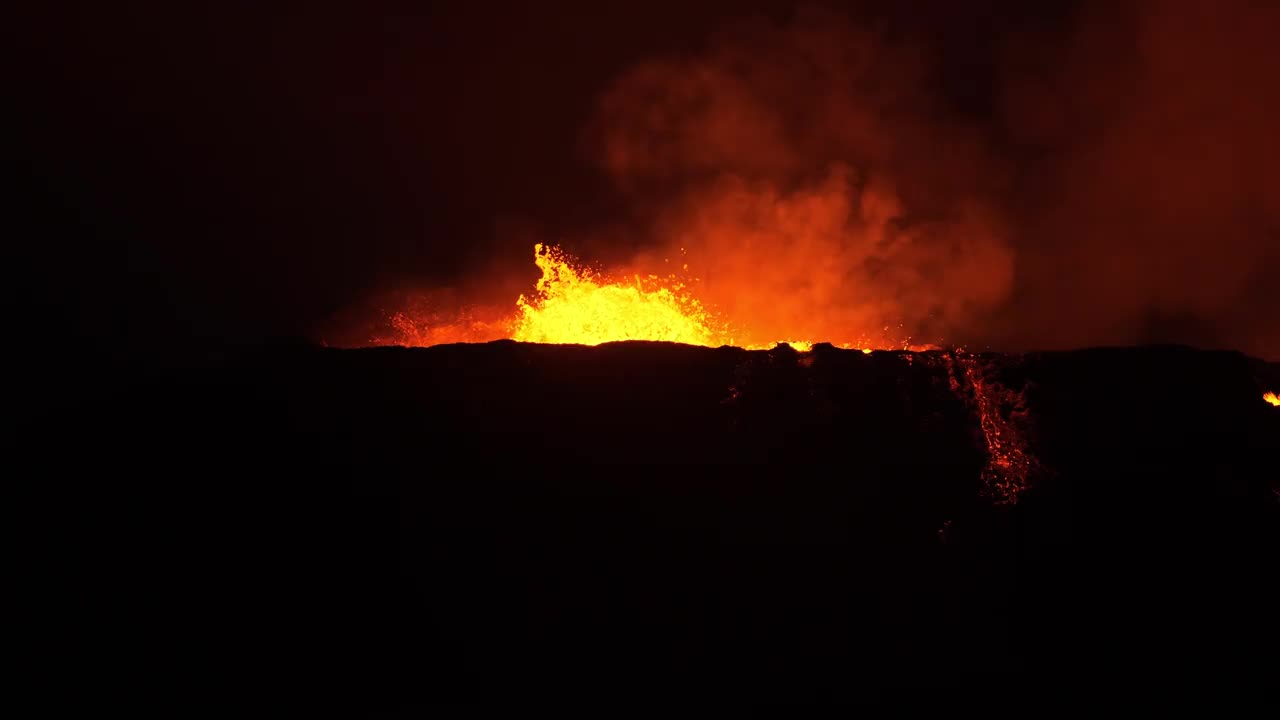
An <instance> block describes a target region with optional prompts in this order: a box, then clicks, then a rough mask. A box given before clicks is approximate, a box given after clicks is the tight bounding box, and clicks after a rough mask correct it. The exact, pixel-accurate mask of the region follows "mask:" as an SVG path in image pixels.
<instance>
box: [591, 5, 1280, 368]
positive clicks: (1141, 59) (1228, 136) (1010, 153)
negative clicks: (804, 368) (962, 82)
mask: <svg viewBox="0 0 1280 720" xmlns="http://www.w3.org/2000/svg"><path fill="white" fill-rule="evenodd" d="M1273 31H1280V7H1278V6H1275V5H1274V4H1267V3H1255V2H1245V1H1241V2H1228V3H1220V4H1214V5H1213V6H1212V7H1210V6H1208V5H1205V4H1204V3H1196V2H1169V3H1141V4H1137V3H1135V4H1115V3H1096V4H1083V5H1080V6H1079V7H1078V8H1076V9H1075V11H1074V12H1073V13H1072V15H1071V18H1070V20H1069V22H1066V23H1064V24H1061V25H1055V26H1053V27H1051V28H1047V29H1034V28H1031V29H1019V28H1014V29H1012V30H1011V31H1010V32H1008V33H1007V34H1005V36H1004V37H1003V38H1002V39H1001V40H1000V46H999V47H998V48H996V50H995V51H994V55H995V62H993V63H992V65H991V68H992V69H991V71H992V72H994V73H995V75H996V77H993V78H991V81H992V86H993V88H994V92H993V93H992V100H991V103H992V107H989V108H985V111H984V112H978V113H975V112H973V111H972V108H967V109H966V108H959V107H956V103H955V102H954V101H953V100H948V99H947V97H946V93H943V92H940V91H939V90H938V83H937V82H936V79H937V77H938V75H939V72H940V71H941V68H940V67H939V63H940V62H942V60H940V57H941V56H940V55H939V54H937V53H935V52H932V48H931V46H930V42H931V41H930V40H929V38H924V37H911V36H910V35H909V34H908V35H907V36H895V37H894V38H893V39H892V40H890V39H889V38H890V35H889V34H887V33H884V32H879V31H876V30H873V29H869V28H868V27H866V26H862V25H858V24H854V23H851V22H848V21H846V20H844V19H841V18H839V17H837V16H835V15H832V14H828V13H825V12H822V11H804V12H800V13H798V14H797V15H796V16H795V17H794V18H792V19H791V20H790V21H788V22H785V23H781V24H777V23H770V22H766V21H759V22H746V23H739V24H737V25H734V26H732V27H731V28H729V29H727V30H725V31H724V32H722V33H721V34H719V35H718V36H716V37H715V38H714V39H712V41H711V42H709V43H708V45H707V46H706V49H705V50H704V51H703V52H701V53H698V54H694V55H689V56H672V57H661V58H654V59H652V60H650V61H648V62H645V63H642V64H639V65H637V66H635V67H633V68H632V69H631V70H630V71H628V72H627V73H625V74H624V75H622V76H621V77H620V78H618V79H617V80H616V82H615V83H614V84H613V85H612V86H611V88H610V89H609V90H608V91H607V92H606V93H605V94H604V95H603V97H602V99H601V101H600V104H599V107H598V112H597V114H596V117H595V120H594V123H593V125H592V127H591V129H590V133H589V139H590V145H591V147H592V148H593V150H594V152H595V157H596V158H597V160H598V162H599V165H600V167H601V168H602V169H603V170H604V171H605V172H606V173H607V174H608V176H609V177H610V178H611V179H612V180H613V181H614V183H615V184H616V187H617V188H618V189H619V191H620V192H621V193H622V194H623V195H624V196H625V197H626V198H627V199H628V201H629V202H630V203H631V205H632V207H633V208H634V209H635V211H636V213H637V216H644V217H649V218H654V220H652V226H651V227H650V228H649V230H650V232H651V244H650V245H649V247H648V248H647V250H646V252H644V253H642V254H641V257H639V258H637V259H636V264H637V265H645V264H649V265H652V264H653V261H654V260H655V259H657V258H659V257H662V258H670V257H673V256H677V254H679V253H681V250H682V249H683V254H680V255H678V256H680V257H683V258H687V262H689V263H690V264H691V267H693V268H694V269H695V271H696V272H698V273H699V274H700V275H701V277H702V279H703V283H704V286H703V291H704V295H705V297H706V298H707V299H708V301H709V302H710V303H712V304H714V305H716V306H718V307H719V308H720V309H722V310H723V311H725V313H726V315H728V316H729V317H730V318H732V319H734V320H737V321H739V322H742V323H746V324H749V325H750V326H751V327H752V328H753V330H755V331H758V332H759V333H763V334H771V333H775V334H778V335H779V336H780V337H781V336H787V335H802V334H804V335H809V336H812V337H815V338H832V339H837V340H839V339H844V338H848V337H849V336H850V335H858V334H864V335H865V334H875V333H877V332H879V331H881V330H882V329H883V328H885V327H890V328H892V329H893V330H892V332H897V333H899V334H901V335H911V336H913V337H914V338H915V339H917V340H918V341H922V342H930V341H934V340H935V339H945V340H946V341H948V342H952V343H965V344H968V343H976V344H980V345H981V344H987V345H990V346H993V347H1000V348H1005V349H1033V348H1045V349H1052V348H1065V347H1079V346H1086V345H1103V344H1129V343H1135V342H1186V343H1191V344H1197V345H1201V346H1210V347H1232V348H1237V349H1241V350H1245V351H1247V352H1252V353H1255V354H1259V355H1264V356H1277V355H1280V346H1278V345H1277V342H1278V340H1280V338H1278V337H1277V336H1278V333H1277V331H1276V330H1275V329H1274V328H1275V325H1276V323H1275V320H1274V316H1275V315H1276V312H1275V311H1276V309H1277V307H1280V305H1277V303H1276V299H1277V298H1276V292H1277V291H1276V289H1275V285H1276V283H1275V282H1274V275H1275V271H1274V269H1273V268H1274V267H1276V263H1277V260H1280V256H1278V253H1277V247H1278V245H1280V182H1277V179H1278V178H1277V177H1276V174H1277V168H1278V167H1280V153H1278V150H1277V148H1278V147H1280V143H1278V142H1277V139H1276V132H1275V130H1274V128H1276V127H1280V102H1278V98H1277V89H1276V88H1277V87H1280V84H1278V83H1276V82H1275V78H1276V77H1280V46H1276V45H1274V44H1273V43H1272V42H1271V41H1270V39H1269V38H1270V37H1272V36H1273V35H1274V32H1273ZM1268 276H1270V278H1271V279H1270V280H1269V279H1268Z"/></svg>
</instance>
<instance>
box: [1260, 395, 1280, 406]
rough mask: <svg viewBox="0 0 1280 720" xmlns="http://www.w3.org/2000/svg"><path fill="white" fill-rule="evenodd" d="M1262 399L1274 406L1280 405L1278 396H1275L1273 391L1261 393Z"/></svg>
mask: <svg viewBox="0 0 1280 720" xmlns="http://www.w3.org/2000/svg"><path fill="white" fill-rule="evenodd" d="M1262 399H1263V400H1265V401H1267V402H1269V403H1271V404H1272V405H1275V406H1276V407H1280V397H1277V396H1276V394H1275V393H1273V392H1269V393H1263V395H1262Z"/></svg>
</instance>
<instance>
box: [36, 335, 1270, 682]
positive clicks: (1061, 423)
mask: <svg viewBox="0 0 1280 720" xmlns="http://www.w3.org/2000/svg"><path fill="white" fill-rule="evenodd" d="M1278 383H1280V365H1278V364H1276V363H1268V362H1263V361H1259V360H1254V359H1251V358H1249V357H1247V356H1244V355H1241V354H1238V353H1233V352H1209V351H1200V350H1194V349H1190V348H1185V347H1142V348H1111V349H1095V350H1082V351H1075V352H1060V353H1058V352H1055V353H1030V354H1019V355H1004V354H966V353H960V352H956V351H930V352H910V351H875V352H870V353H864V352H861V351H857V350H841V349H838V348H835V347H832V346H830V345H824V344H819V345H817V346H815V347H814V348H813V349H812V350H811V351H809V352H797V351H796V350H794V349H793V348H791V347H789V346H786V345H779V346H777V347H775V348H773V349H771V350H767V351H764V350H761V351H749V350H742V349H738V348H731V347H720V348H706V347H695V346H687V345H679V344H672V343H649V342H624V343H607V344H602V345H599V346H594V347H587V346H574V345H540V344H528V343H517V342H513V341H499V342H492V343H487V344H471V345H466V344H462V345H440V346H436V347H432V348H419V349H408V348H395V347H387V348H368V349H355V350H340V349H331V348H321V347H316V346H308V345H283V346H277V347H272V348H269V349H263V348H258V349H255V350H253V351H245V352H231V353H223V354H217V355H209V356H207V357H203V359H201V360H200V361H199V362H189V363H186V364H184V365H177V364H175V365H173V366H171V367H170V368H169V369H167V370H165V371H163V372H160V371H148V372H145V373H141V372H140V373H139V375H138V376H137V377H134V378H132V382H131V383H130V389H129V391H128V392H127V393H126V394H124V395H121V396H119V397H115V398H111V399H110V401H104V402H101V403H94V404H93V405H92V407H80V408H78V410H77V411H76V414H75V416H76V418H77V421H76V423H75V427H77V428H79V429H80V430H81V431H82V432H78V433H76V437H77V442H76V444H75V447H76V448H77V449H76V452H74V453H67V452H60V451H59V448H61V449H65V448H67V447H68V445H67V444H66V443H67V440H68V438H67V436H66V435H65V434H59V435H56V436H55V435H53V434H46V435H39V434H35V435H32V436H30V437H29V438H28V440H29V441H30V442H29V445H31V446H33V447H37V448H43V449H44V450H45V451H46V455H45V456H46V457H47V458H48V462H49V463H50V464H51V467H52V469H53V470H55V471H67V472H69V471H71V470H72V469H73V468H75V467H79V466H80V464H81V461H83V460H84V459H85V458H92V463H93V465H94V466H102V465H110V466H112V467H114V468H117V469H118V470H119V471H120V474H119V476H118V477H117V478H116V479H114V480H111V479H108V478H106V477H99V478H98V479H97V480H94V481H93V482H91V483H89V485H91V487H90V488H89V490H88V491H87V492H86V493H85V494H83V495H81V496H79V497H80V498H81V499H83V502H68V503H67V504H66V507H65V508H64V515H65V516H66V517H68V518H74V522H75V523H76V526H77V527H83V528H102V529H103V532H101V533H99V534H96V535H95V536H96V537H97V538H98V541H97V542H96V543H94V544H93V545H92V546H89V547H88V548H82V549H81V552H82V553H83V554H82V555H81V556H80V558H79V567H83V568H92V571H91V572H89V573H88V575H86V576H84V577H79V578H78V579H77V580H76V581H75V582H88V583H90V584H91V585H92V586H94V587H97V588H100V589H101V590H100V597H99V599H97V600H95V601H94V602H93V603H92V604H91V605H90V606H89V607H88V608H87V612H89V617H90V618H92V619H93V620H94V622H87V623H86V622H85V621H84V617H83V616H82V615H81V614H80V613H83V612H86V608H83V607H80V606H79V605H78V604H77V603H76V602H75V601H73V600H66V601H65V602H66V603H68V605H67V606H66V607H64V608H63V610H64V611H65V613H66V618H67V622H65V623H64V624H62V625H61V626H60V627H61V628H62V632H64V633H66V635H65V636H63V637H64V640H66V641H67V642H72V641H73V640H74V642H75V643H84V646H83V648H84V649H85V652H84V653H83V654H81V655H78V656H77V657H79V658H80V661H81V662H83V663H84V664H85V668H86V669H87V670H90V671H91V672H92V673H95V674H94V675H93V676H94V677H98V678H100V680H101V682H102V683H103V685H102V687H100V688H98V690H100V691H102V692H105V693H113V692H121V691H122V688H126V687H129V680H128V678H131V677H147V678H151V679H152V680H149V682H155V683H159V684H160V685H163V686H164V687H166V688H168V689H169V690H171V691H175V692H179V693H181V695H182V696H183V697H191V696H195V695H198V694H203V693H224V692H229V691H230V692H234V693H240V692H245V693H250V692H252V693H257V692H261V691H269V692H271V693H282V694H284V695H286V696H287V695H290V694H292V693H310V692H315V693H318V694H319V696H322V697H324V698H327V700H326V702H329V701H332V702H334V703H345V702H351V703H355V704H356V705H357V706H360V707H369V706H375V707H381V706H382V705H384V704H386V705H397V706H398V705H400V704H407V705H409V706H430V705H435V704H439V703H445V704H448V703H457V702H468V701H470V700H474V699H476V698H485V697H490V695H489V693H493V692H496V690H495V689H496V688H501V694H502V695H504V696H510V697H522V698H533V699H536V698H544V699H546V698H554V697H564V696H566V694H568V695H572V696H574V697H579V696H590V697H596V696H601V697H604V698H612V699H614V700H616V699H617V698H622V697H639V696H643V697H646V698H652V699H659V700H661V699H666V698H674V697H675V696H677V695H678V696H682V697H683V696H686V695H689V694H692V695H694V696H696V697H700V698H703V699H715V698H720V697H725V696H726V695H729V694H731V695H732V696H733V697H735V698H743V699H748V700H760V701H771V702H810V701H835V702H849V703H861V702H871V701H886V702H888V701H892V700H893V698H894V697H896V693H899V692H901V691H903V690H907V689H912V688H916V689H921V688H935V689H940V688H951V689H952V691H953V692H957V691H961V690H963V691H965V692H970V693H974V694H975V696H977V697H981V696H982V694H983V693H988V692H997V693H999V694H1001V695H1002V696H1003V697H1005V698H1009V697H1036V696H1037V693H1040V692H1042V691H1048V690H1055V691H1064V690H1067V689H1069V690H1070V691H1071V692H1073V693H1090V694H1091V693H1110V692H1112V691H1114V690H1128V691H1135V692H1136V691H1140V690H1141V688H1144V687H1148V686H1147V685H1146V684H1144V683H1146V682H1154V683H1155V684H1156V685H1157V686H1164V684H1166V683H1169V682H1174V681H1178V682H1184V681H1191V682H1194V683H1196V684H1209V685H1215V686H1218V685H1226V686H1232V687H1245V688H1248V687H1258V686H1260V685H1261V684H1263V683H1265V682H1267V681H1268V680H1267V679H1268V678H1271V677H1274V675H1272V674H1271V673H1272V672H1273V671H1274V669H1275V667H1274V663H1275V661H1274V653H1272V652H1270V650H1272V649H1274V647H1276V643H1277V641H1280V636H1278V635H1277V630H1276V625H1275V623H1274V609H1275V608H1274V598H1275V590H1276V583H1277V573H1276V572H1275V558H1276V557H1277V551H1280V485H1278V484H1277V477H1280V474H1278V473H1277V472H1276V466H1275V462H1276V457H1278V456H1277V453H1276V450H1277V449H1280V409H1278V408H1276V407H1273V406H1272V405H1271V404H1269V403H1268V402H1266V401H1264V400H1263V397H1262V396H1263V394H1264V392H1265V391H1269V390H1270V389H1271V388H1275V387H1280V384H1278ZM1264 388H1265V389H1266V390H1264ZM122 406H127V407H128V408H129V409H130V414H129V417H131V418H133V420H132V421H131V422H128V423H121V422H119V421H118V420H116V421H112V420H111V414H112V412H113V411H114V409H115V408H119V407H122ZM41 443H48V445H47V446H46V445H42V444H41ZM73 510H74V512H73ZM108 528H109V531H107V529H108ZM64 580H65V578H64ZM68 597H73V596H68ZM121 647H128V648H130V649H131V652H130V653H129V654H127V655H121V654H119V653H118V648H121ZM1135 666H1137V667H1140V668H1141V669H1142V672H1143V675H1142V677H1144V678H1154V680H1147V681H1139V680H1137V679H1135V677H1134V668H1135ZM1084 678H1087V680H1085V679H1084ZM215 679H216V680H215ZM1081 682H1084V683H1086V685H1085V686H1081V685H1078V684H1077V683H1081ZM317 684H320V685H322V686H323V688H324V689H323V690H315V689H314V688H316V686H317ZM215 686H216V687H215ZM236 697H238V695H237V696H236Z"/></svg>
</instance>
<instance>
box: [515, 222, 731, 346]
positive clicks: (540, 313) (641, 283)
mask: <svg viewBox="0 0 1280 720" xmlns="http://www.w3.org/2000/svg"><path fill="white" fill-rule="evenodd" d="M534 261H535V262H536V263H537V264H538V268H539V269H540V270H542V277H541V278H539V279H538V285H537V291H538V295H537V296H536V297H534V298H533V299H528V298H525V296H523V295H521V296H520V298H519V299H518V300H517V301H516V306H517V307H518V308H519V312H520V314H519V317H518V319H517V320H516V323H515V325H514V327H513V328H512V331H511V338H512V339H513V340H520V341H523V342H538V343H573V344H580V345H598V344H600V343H605V342H613V341H617V340H665V341H668V342H679V343H686V344H689V345H721V344H725V343H723V342H719V341H718V340H719V338H718V337H717V335H716V333H715V332H713V331H712V329H711V318H710V316H709V315H708V313H707V311H706V310H704V309H703V307H702V305H701V304H700V303H699V302H698V301H697V300H696V299H694V298H693V297H692V296H691V295H690V294H689V293H688V292H687V290H686V288H685V286H684V284H683V283H681V282H679V281H676V280H670V281H668V282H667V283H664V282H663V281H662V280H661V279H660V278H658V277H657V276H652V275H651V276H649V277H647V278H642V277H640V276H639V275H634V276H632V278H631V280H630V282H610V281H608V280H607V279H604V278H600V277H598V276H596V275H594V274H593V273H591V272H590V271H587V270H579V269H575V268H574V267H573V266H572V265H570V264H569V262H568V261H567V260H566V259H565V258H564V255H563V254H562V253H560V251H559V250H557V249H555V248H548V247H545V246H543V245H542V244H538V245H535V246H534Z"/></svg>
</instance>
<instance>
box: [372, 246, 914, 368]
mask: <svg viewBox="0 0 1280 720" xmlns="http://www.w3.org/2000/svg"><path fill="white" fill-rule="evenodd" d="M534 262H535V263H536V264H537V266H538V269H539V270H541V271H542V275H541V277H540V278H539V279H538V281H537V285H536V287H535V292H534V293H533V294H532V295H530V296H525V295H521V296H520V297H519V298H518V299H517V300H516V307H515V313H514V314H510V313H506V312H499V313H497V314H496V316H497V317H498V318H499V319H491V318H490V317H489V315H494V314H493V313H487V314H486V313H477V312H476V311H474V310H471V311H467V312H460V313H454V314H449V313H442V312H434V311H433V312H425V311H422V310H420V309H417V310H398V311H396V312H394V313H391V314H390V315H388V317H387V321H386V322H387V325H388V326H389V327H387V328H385V329H384V331H383V332H382V333H379V334H377V335H374V336H373V337H370V338H369V344H372V345H386V344H394V345H405V346H409V347H427V346H431V345H444V344H450V343H468V342H489V341H491V340H499V339H512V340H519V341H522V342H537V343H555V344H579V345H599V344H600V343H606V342H617V341H621V340H653V341H666V342H678V343H686V344H689V345H703V346H708V347H719V346H721V345H736V346H739V347H743V348H745V349H747V350H768V349H770V348H773V347H774V346H775V345H777V344H779V343H785V344H787V345H790V346H791V347H792V348H793V349H795V350H797V351H799V352H808V351H810V350H812V349H813V345H814V343H815V342H820V341H832V344H834V345H836V346H837V347H841V348H845V349H863V350H866V351H868V352H870V350H871V349H873V348H874V349H886V350H888V349H895V350H896V349H901V350H929V349H936V346H934V345H920V344H912V343H911V342H910V338H906V339H902V338H900V337H895V335H894V333H895V330H894V329H892V328H890V327H884V328H882V329H881V331H880V333H879V334H878V336H873V335H869V334H867V333H864V332H857V331H856V330H857V329H855V328H850V329H849V332H848V333H847V334H846V335H844V337H842V338H809V339H803V340H800V339H797V340H775V341H772V342H742V341H740V340H739V339H738V338H755V339H759V338H760V337H761V336H762V335H763V336H764V337H766V338H767V337H768V335H766V334H764V333H760V332H756V333H752V332H748V331H747V330H749V329H750V319H745V320H744V319H741V318H733V319H732V320H730V319H728V318H724V317H721V315H720V314H719V313H717V312H715V311H714V310H712V309H711V308H708V307H707V306H705V305H704V304H703V303H702V301H701V300H699V298H698V297H697V295H696V294H695V293H694V291H693V285H694V284H696V283H697V282H698V281H697V280H696V279H693V280H690V279H681V278H679V277H676V276H674V275H672V276H668V277H665V278H664V277H659V276H657V275H642V274H638V273H631V274H628V275H626V276H620V277H613V276H608V275H605V274H603V273H598V272H594V271H591V270H589V269H586V268H583V267H580V266H576V265H574V264H573V263H572V262H571V261H570V260H569V259H568V257H567V256H566V255H565V254H564V253H563V252H561V251H560V250H559V249H558V248H555V247H548V246H544V245H542V244H538V245H535V246H534ZM477 315H482V316H484V319H477Z"/></svg>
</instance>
